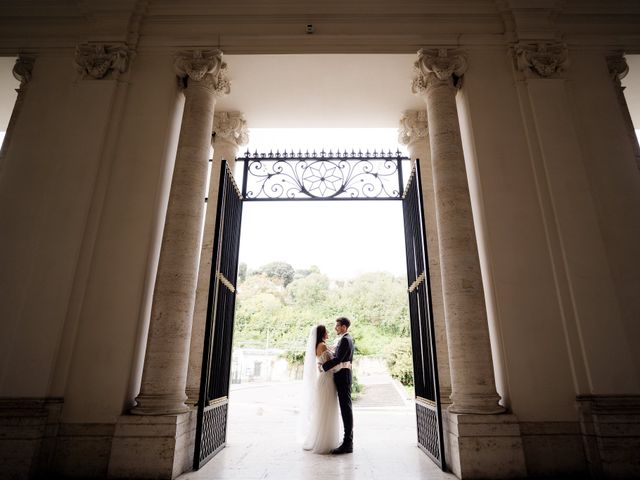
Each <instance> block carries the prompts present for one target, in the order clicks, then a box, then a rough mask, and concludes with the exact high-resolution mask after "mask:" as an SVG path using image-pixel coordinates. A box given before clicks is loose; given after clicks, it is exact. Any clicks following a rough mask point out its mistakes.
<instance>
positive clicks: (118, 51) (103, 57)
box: [75, 43, 131, 79]
mask: <svg viewBox="0 0 640 480" xmlns="http://www.w3.org/2000/svg"><path fill="white" fill-rule="evenodd" d="M130 56H131V52H130V51H129V48H127V46H126V45H124V44H117V45H107V44H104V43H85V44H82V45H78V46H77V47H76V55H75V64H76V69H77V70H78V73H80V75H81V76H82V78H86V77H91V78H95V79H101V78H105V77H106V76H107V75H108V74H109V73H114V74H120V73H124V72H126V71H127V67H128V66H129V59H130Z"/></svg>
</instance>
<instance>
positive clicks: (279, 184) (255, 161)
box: [237, 151, 408, 200]
mask: <svg viewBox="0 0 640 480" xmlns="http://www.w3.org/2000/svg"><path fill="white" fill-rule="evenodd" d="M403 160H407V161H408V158H407V157H404V156H402V155H401V154H400V152H396V154H392V153H391V152H388V153H383V152H380V153H379V152H373V153H372V154H371V153H369V152H365V153H362V152H358V153H356V152H351V153H347V152H336V153H334V152H332V151H329V152H324V151H322V152H320V153H319V154H316V153H315V152H313V153H308V152H307V153H305V154H303V153H301V152H299V153H298V154H294V153H293V152H291V153H284V154H280V153H279V152H276V153H275V154H274V153H269V154H264V153H263V154H258V153H256V154H253V155H252V154H249V153H247V154H246V155H245V157H243V158H238V159H237V161H243V162H245V168H244V186H243V196H244V198H245V199H246V200H285V199H291V200H294V199H295V200H320V199H323V200H340V199H344V200H346V199H362V200H373V199H378V200H384V199H398V198H401V191H402V161H403Z"/></svg>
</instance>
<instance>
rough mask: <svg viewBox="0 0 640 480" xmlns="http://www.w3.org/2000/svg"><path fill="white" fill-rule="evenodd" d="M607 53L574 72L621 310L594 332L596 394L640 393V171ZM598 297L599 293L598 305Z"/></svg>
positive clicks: (578, 117)
mask: <svg viewBox="0 0 640 480" xmlns="http://www.w3.org/2000/svg"><path fill="white" fill-rule="evenodd" d="M605 53H606V52H604V51H602V50H599V49H598V50H578V49H576V50H574V51H573V52H572V55H571V68H570V70H569V71H568V89H569V98H570V102H571V106H572V109H573V114H574V115H573V118H574V122H575V125H576V133H577V135H578V139H579V143H580V146H581V151H582V160H583V165H584V169H585V175H586V177H587V182H588V187H589V190H590V192H591V197H592V199H593V204H594V209H595V215H596V219H597V225H598V227H599V232H598V233H599V234H598V238H599V239H600V241H601V242H602V243H603V252H602V255H603V256H604V257H605V261H606V262H607V264H608V269H607V270H605V271H603V272H602V275H604V276H607V275H608V276H609V278H610V279H611V282H612V284H613V287H614V295H615V297H614V301H615V302H616V303H617V304H618V308H619V311H618V312H617V313H618V315H613V313H614V312H609V313H608V314H605V315H603V316H602V317H601V318H599V319H598V321H597V322H596V323H594V324H593V325H592V328H593V329H594V330H596V331H594V332H593V333H592V334H591V336H590V338H591V340H592V342H595V344H596V346H600V347H602V348H603V350H602V351H601V352H600V353H599V354H598V356H597V357H595V358H594V359H593V361H592V362H591V365H590V367H591V370H592V376H593V377H594V378H595V382H594V391H593V392H592V393H637V392H638V389H639V388H640V387H639V383H640V349H638V348H637V346H636V345H635V344H634V339H638V338H640V323H639V322H638V319H639V318H640V296H639V295H638V292H639V291H640V269H639V268H638V267H639V263H638V262H639V259H640V242H638V239H639V238H640V211H638V205H640V170H639V169H638V165H637V164H636V159H635V157H634V149H633V144H632V143H631V141H630V140H631V138H630V136H629V135H628V132H627V131H626V129H627V125H626V123H625V122H624V116H623V112H622V111H621V108H622V106H621V105H620V104H619V103H618V99H617V96H616V92H615V90H614V88H615V87H614V82H613V80H612V79H611V77H610V75H609V72H608V69H607V65H606V62H605ZM600 296H601V294H600V292H597V293H596V295H595V297H596V300H597V301H599V298H600ZM598 331H599V332H600V333H598ZM602 332H606V334H607V336H608V337H609V338H611V341H610V343H609V344H608V345H605V344H604V343H603V342H602V341H601V339H600V337H601V335H602ZM594 347H595V346H594ZM591 348H592V346H591V345H590V346H589V350H591ZM596 348H597V347H596ZM614 384H615V385H614ZM624 389H626V392H623V391H622V390H624Z"/></svg>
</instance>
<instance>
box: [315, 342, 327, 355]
mask: <svg viewBox="0 0 640 480" xmlns="http://www.w3.org/2000/svg"><path fill="white" fill-rule="evenodd" d="M326 349H327V344H326V343H324V342H321V343H319V344H318V346H317V347H316V356H318V357H319V356H320V355H322V354H323V353H324V352H325V350H326Z"/></svg>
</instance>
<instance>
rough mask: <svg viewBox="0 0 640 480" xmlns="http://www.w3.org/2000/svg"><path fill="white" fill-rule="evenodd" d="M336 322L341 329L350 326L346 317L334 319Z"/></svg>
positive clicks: (349, 321)
mask: <svg viewBox="0 0 640 480" xmlns="http://www.w3.org/2000/svg"><path fill="white" fill-rule="evenodd" d="M336 322H338V323H339V324H340V325H342V326H343V327H347V328H349V327H350V326H351V320H349V319H348V318H347V317H338V318H336Z"/></svg>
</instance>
